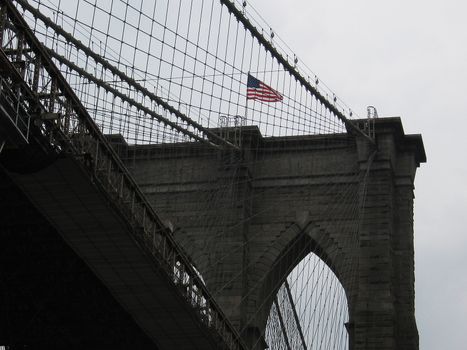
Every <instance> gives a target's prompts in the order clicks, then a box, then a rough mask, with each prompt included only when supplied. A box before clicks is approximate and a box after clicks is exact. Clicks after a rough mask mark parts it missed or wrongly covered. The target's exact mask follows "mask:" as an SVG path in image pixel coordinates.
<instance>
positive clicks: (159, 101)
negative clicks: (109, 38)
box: [16, 0, 237, 149]
mask: <svg viewBox="0 0 467 350" xmlns="http://www.w3.org/2000/svg"><path fill="white" fill-rule="evenodd" d="M16 2H18V3H19V4H20V5H21V6H22V7H23V8H24V9H26V10H27V11H29V12H30V13H32V14H33V16H34V17H36V18H39V19H40V20H41V21H42V22H44V23H45V24H46V25H47V26H48V27H50V28H52V29H53V30H54V31H55V32H57V33H58V34H60V35H61V36H63V37H64V38H65V39H66V40H67V41H69V42H70V43H72V44H73V45H75V46H76V47H77V48H78V49H79V50H81V51H83V52H84V53H85V54H86V55H87V56H89V57H91V58H92V59H93V60H94V61H95V62H97V63H99V64H101V65H102V66H103V67H104V68H105V69H108V70H109V71H110V72H111V73H112V74H114V75H116V76H118V77H119V78H120V79H121V80H123V81H125V82H126V83H127V84H129V85H130V86H133V87H134V88H135V89H136V90H138V91H140V92H141V93H142V94H144V95H145V96H147V97H148V98H149V99H151V100H152V101H154V102H155V103H157V104H158V105H160V106H161V107H163V108H164V109H166V110H167V111H169V112H170V113H172V114H174V115H175V116H176V117H177V118H180V119H181V120H183V121H184V122H186V123H187V124H189V125H191V126H192V127H194V128H195V129H198V130H199V131H201V132H202V133H203V134H204V135H206V137H207V138H208V139H209V140H211V142H214V143H216V142H217V143H219V144H222V145H223V146H227V147H229V148H234V149H236V148H237V147H236V146H234V145H233V144H231V143H230V142H228V141H226V140H224V139H223V138H221V137H219V136H218V135H216V134H214V133H213V132H211V131H210V130H208V129H206V128H204V127H203V126H202V125H200V124H198V123H197V122H195V121H194V120H192V119H191V118H189V117H188V116H186V115H185V114H183V113H181V112H180V111H179V110H177V109H176V108H174V107H173V106H171V105H169V104H168V103H167V102H165V101H164V100H162V99H161V98H160V97H158V96H156V95H155V94H153V93H152V92H150V91H149V90H148V89H146V88H145V87H143V86H142V85H141V84H139V83H138V82H137V81H136V80H135V79H133V78H130V77H128V76H127V75H126V74H124V73H123V72H121V71H120V70H119V69H117V68H116V67H115V66H113V65H112V64H110V63H109V62H108V61H107V60H106V59H104V58H103V57H102V56H100V55H98V54H96V53H95V52H94V51H92V50H91V49H90V48H88V47H87V46H86V45H84V44H83V43H82V42H81V41H79V40H77V39H76V38H75V37H73V36H72V35H71V34H69V33H68V32H66V31H65V30H64V29H63V28H61V27H60V26H59V25H57V24H56V23H54V22H53V21H52V20H50V19H49V18H47V17H46V16H45V15H43V14H42V13H41V12H40V11H39V10H37V9H35V8H34V7H33V6H31V5H30V4H29V3H28V2H27V1H25V0H16Z"/></svg>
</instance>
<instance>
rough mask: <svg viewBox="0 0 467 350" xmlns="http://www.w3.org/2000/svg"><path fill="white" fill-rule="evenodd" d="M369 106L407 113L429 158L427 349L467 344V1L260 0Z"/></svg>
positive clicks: (424, 239)
mask: <svg viewBox="0 0 467 350" xmlns="http://www.w3.org/2000/svg"><path fill="white" fill-rule="evenodd" d="M248 4H249V5H251V6H254V7H255V9H257V10H258V12H260V13H261V15H262V16H263V18H265V19H266V21H267V22H268V23H269V24H270V26H271V27H272V28H273V30H274V31H275V32H277V33H278V34H279V35H280V36H281V38H283V39H284V41H286V42H287V44H288V45H289V46H290V47H291V48H293V49H294V51H295V52H296V54H297V56H298V57H299V58H300V60H301V61H304V62H305V63H306V64H307V65H308V66H309V67H310V68H311V69H312V70H313V71H314V72H315V73H317V74H318V76H319V77H320V79H321V80H322V81H324V82H325V83H326V84H327V85H329V86H330V87H331V88H332V89H333V90H334V91H335V92H336V94H337V95H338V96H339V97H340V98H341V99H342V100H344V101H345V102H346V103H347V104H348V105H349V106H351V107H352V108H353V109H354V110H355V111H358V112H359V114H360V115H361V116H365V114H366V106H367V105H374V106H376V107H377V109H378V112H379V115H380V116H400V117H402V120H403V124H404V129H405V132H406V133H414V134H418V133H420V134H422V135H423V140H424V144H425V149H426V153H427V157H428V162H427V163H426V164H423V165H422V166H421V168H420V169H419V170H418V173H417V177H416V183H415V186H416V189H415V195H416V198H415V253H416V256H415V262H416V316H417V323H418V329H419V333H420V349H424V350H439V349H465V348H466V344H467V332H466V329H467V328H466V327H467V273H466V272H465V268H466V266H467V232H466V229H465V221H466V218H467V185H466V182H465V180H467V162H466V161H465V159H466V158H467V157H466V151H467V136H465V135H464V128H465V126H466V125H467V104H466V101H467V98H466V97H465V94H466V92H467V20H466V14H467V2H465V1H462V0H443V1H434V0H425V1H422V0H391V1H374V0H373V1H370V0H353V1H348V0H327V1H316V0H288V1H286V2H285V1H274V2H271V1H270V0H250V1H249V2H248Z"/></svg>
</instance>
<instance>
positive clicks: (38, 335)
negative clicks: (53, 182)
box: [0, 170, 157, 350]
mask: <svg viewBox="0 0 467 350" xmlns="http://www.w3.org/2000/svg"><path fill="white" fill-rule="evenodd" d="M0 198H1V201H0V247H1V248H0V251H1V255H0V261H1V262H0V279H1V283H2V288H0V310H1V313H0V344H2V345H7V346H9V348H10V349H23V348H25V347H28V348H30V349H36V348H47V347H48V348H61V349H83V348H99V349H113V350H118V349H128V348H137V349H145V350H146V349H147V350H149V349H153V350H156V349H157V348H156V346H155V345H154V342H153V341H152V340H151V339H150V338H149V337H148V336H147V335H146V334H145V333H144V332H143V331H142V330H141V329H140V328H139V327H138V326H137V324H136V323H135V322H134V320H133V319H132V317H131V316H130V315H129V314H128V313H127V312H126V311H125V310H124V309H123V308H122V307H121V306H120V305H119V304H118V302H117V301H116V300H115V298H113V296H112V295H111V294H110V292H109V291H108V289H107V288H106V287H105V286H104V285H103V284H102V282H101V281H100V280H99V279H98V278H97V277H96V276H95V275H94V273H93V272H92V271H91V270H90V269H89V267H88V266H87V265H86V264H85V263H84V262H83V261H82V260H81V259H80V258H79V257H78V256H77V255H76V254H75V253H74V252H73V250H72V249H71V248H70V247H69V246H68V245H67V244H66V243H65V242H64V241H63V239H62V237H61V236H60V235H59V234H58V233H57V231H56V230H55V229H54V228H53V227H52V226H51V225H50V224H49V222H48V221H47V220H45V218H44V217H43V216H42V215H41V214H40V213H39V212H38V211H37V210H36V209H35V208H34V206H33V205H32V204H31V203H30V201H29V200H28V199H27V198H26V197H25V196H24V194H23V193H21V190H20V189H19V188H18V187H17V186H15V185H14V184H13V183H12V182H11V180H10V179H9V178H8V177H7V176H6V175H5V173H4V172H2V171H1V170H0Z"/></svg>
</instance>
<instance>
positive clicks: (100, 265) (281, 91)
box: [0, 0, 426, 350]
mask: <svg viewBox="0 0 467 350" xmlns="http://www.w3.org/2000/svg"><path fill="white" fill-rule="evenodd" d="M0 46H1V49H0V179H1V180H0V198H1V201H0V206H1V208H0V241H1V244H0V247H1V248H0V249H1V258H0V259H1V265H0V266H1V268H0V278H1V285H2V287H1V289H0V346H3V348H4V349H42V348H49V349H53V348H67V349H75V348H76V349H85V348H89V349H203V350H204V349H229V350H247V349H249V350H258V349H266V348H269V349H273V350H275V349H288V350H290V349H350V350H370V349H381V350H389V349H394V350H395V349H398V350H399V349H407V350H409V349H410V350H417V349H418V331H417V326H416V322H415V315H414V246H413V234H414V230H413V206H414V196H413V189H414V178H415V173H416V170H417V168H418V167H419V166H420V164H421V163H424V162H425V161H426V156H425V151H424V146H423V141H422V137H421V136H420V135H411V134H405V132H404V129H403V126H402V121H401V119H400V118H398V117H379V116H378V114H377V112H376V109H375V108H373V107H369V108H368V114H367V115H365V116H357V115H356V113H354V112H353V111H352V109H351V108H350V107H348V106H346V105H345V104H344V103H343V102H342V101H341V100H340V99H339V98H338V97H337V96H336V95H335V94H334V93H333V92H332V91H331V90H330V89H329V88H328V87H327V86H325V85H324V84H323V83H322V82H321V81H320V79H319V78H318V77H317V76H316V75H315V74H314V73H312V72H311V71H310V70H309V69H308V68H307V67H306V65H304V64H303V63H302V62H301V61H300V60H299V59H298V57H297V56H296V55H294V53H293V52H291V51H290V49H288V46H287V44H286V43H285V42H283V41H282V39H281V38H280V37H279V36H278V35H277V34H276V33H274V31H273V30H272V29H271V28H270V27H269V26H268V25H267V24H266V23H265V22H264V21H263V20H262V18H261V16H259V15H258V14H257V13H255V11H253V10H252V9H251V8H250V7H249V5H248V3H247V2H246V1H239V0H201V1H194V0H178V1H177V0H157V1H144V0H132V1H130V0H112V1H101V0H77V1H74V2H71V1H70V2H68V1H60V0H29V1H27V0H0Z"/></svg>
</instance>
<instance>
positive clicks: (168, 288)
mask: <svg viewBox="0 0 467 350" xmlns="http://www.w3.org/2000/svg"><path fill="white" fill-rule="evenodd" d="M10 176H11V177H12V178H13V179H14V181H15V182H16V183H17V184H18V185H19V187H20V188H21V189H22V190H23V191H24V193H25V194H26V195H27V196H28V197H29V199H30V200H31V202H32V203H33V204H34V205H35V207H36V208H38V209H39V211H40V212H41V213H42V214H43V215H44V216H45V217H46V218H47V219H48V221H49V222H50V223H51V224H52V225H53V226H54V227H55V228H57V229H58V231H59V232H60V234H61V235H62V237H63V238H64V240H65V241H66V242H67V243H68V244H69V245H70V247H72V249H73V250H74V251H75V252H76V253H77V254H78V255H79V256H80V257H81V259H83V260H84V261H85V262H86V263H87V264H88V266H89V267H90V268H91V269H92V270H93V271H94V273H95V274H96V276H98V277H99V279H100V280H101V281H102V282H103V283H104V284H105V286H106V287H107V288H108V289H109V290H110V292H111V293H112V294H113V296H114V297H115V299H117V300H118V302H119V303H120V304H121V305H122V306H123V307H124V309H126V310H127V311H128V313H129V314H130V315H131V316H132V317H133V318H134V319H135V321H136V322H137V324H138V325H139V326H140V327H141V329H143V330H144V332H145V333H146V334H147V335H148V336H149V337H150V338H152V339H153V340H154V342H155V343H156V344H157V345H158V347H159V348H161V349H219V348H222V346H221V344H220V343H219V341H217V340H216V337H215V335H214V332H212V331H210V329H209V328H207V327H205V326H204V324H203V323H202V322H201V321H200V320H199V319H198V316H197V315H196V314H195V312H194V310H193V306H191V305H190V303H189V301H188V300H186V299H184V298H183V296H182V294H181V293H179V292H178V291H177V290H176V288H183V286H182V287H179V286H176V285H175V284H174V282H173V281H172V280H171V278H170V276H169V275H168V274H167V272H166V271H165V270H164V268H162V267H161V266H158V265H157V264H156V263H155V261H154V259H153V257H152V256H151V255H150V254H148V252H147V249H146V248H144V247H142V245H141V242H138V241H137V240H135V239H134V235H133V234H132V232H131V227H130V226H129V225H128V223H127V222H126V221H125V220H124V219H122V215H121V214H120V213H119V212H118V210H117V209H116V208H115V206H114V205H113V204H112V203H111V201H109V198H108V197H107V196H106V195H105V194H104V193H103V191H102V190H101V189H100V188H99V187H98V186H97V185H96V183H94V182H93V180H92V179H91V178H90V177H89V175H88V173H87V171H86V170H85V169H83V167H82V166H81V164H80V163H79V162H77V161H76V160H74V159H72V158H71V157H59V158H58V159H57V160H56V161H55V162H53V163H52V164H51V165H49V166H48V167H45V168H44V169H42V170H39V171H37V172H33V173H29V174H18V173H10Z"/></svg>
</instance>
